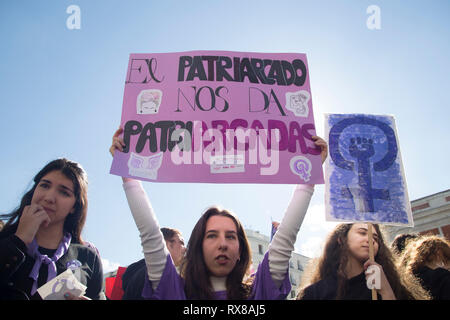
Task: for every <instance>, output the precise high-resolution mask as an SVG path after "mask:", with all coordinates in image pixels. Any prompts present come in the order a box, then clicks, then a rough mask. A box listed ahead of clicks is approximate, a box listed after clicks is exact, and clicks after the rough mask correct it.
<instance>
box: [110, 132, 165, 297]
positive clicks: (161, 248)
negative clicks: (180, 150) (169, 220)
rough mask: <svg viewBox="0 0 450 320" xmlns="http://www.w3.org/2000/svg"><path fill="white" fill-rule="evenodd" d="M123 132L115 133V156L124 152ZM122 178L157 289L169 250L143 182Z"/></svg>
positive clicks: (112, 146) (153, 283)
mask: <svg viewBox="0 0 450 320" xmlns="http://www.w3.org/2000/svg"><path fill="white" fill-rule="evenodd" d="M122 132H123V129H122V128H119V129H118V130H117V131H116V132H115V133H114V136H113V143H112V145H111V147H110V149H109V151H110V153H111V155H113V156H114V152H115V151H116V150H119V151H120V152H122V151H123V147H124V146H125V144H124V142H123V140H122V138H121V137H120V135H121V133H122ZM122 180H123V189H124V191H125V195H126V197H127V201H128V205H129V207H130V211H131V213H132V215H133V219H134V222H135V223H136V226H137V228H138V230H139V234H140V237H141V245H142V251H143V253H144V257H145V264H146V266H147V273H148V278H149V280H150V281H151V282H152V287H153V289H156V288H157V287H158V284H159V281H160V279H161V276H162V274H163V271H164V267H165V265H166V261H167V255H168V254H169V250H168V249H167V247H166V243H165V241H164V237H163V235H162V233H161V230H160V227H159V223H158V220H157V218H156V215H155V213H154V211H153V208H152V206H151V204H150V200H149V199H148V197H147V194H146V193H145V190H144V188H143V187H142V184H141V182H140V181H139V180H135V179H131V178H122Z"/></svg>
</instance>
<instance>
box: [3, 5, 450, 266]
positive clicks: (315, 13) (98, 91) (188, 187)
mask: <svg viewBox="0 0 450 320" xmlns="http://www.w3.org/2000/svg"><path fill="white" fill-rule="evenodd" d="M70 5H78V6H79V8H80V13H81V14H80V17H81V29H79V30H70V29H68V28H67V26H66V20H67V19H68V18H69V16H70V14H68V13H66V9H67V8H68V7H69V6H70ZM370 5H377V6H378V7H379V8H380V13H381V29H379V30H369V29H368V28H367V26H366V20H367V19H368V18H369V16H370V14H368V13H366V9H367V8H368V7H369V6H370ZM449 15H450V3H449V2H448V1H447V0H442V1H439V0H435V1H380V0H371V1H363V0H329V1H312V0H308V1H300V0H296V1H287V0H279V1H276V2H275V1H265V0H259V1H242V0H240V1H235V0H227V1H222V0H221V1H219V0H209V1H173V0H172V1H137V0H130V1H112V0H108V1H106V0H96V1H92V0H65V1H50V0H42V1H13V0H2V1H1V2H0V38H1V39H2V50H1V51H0V87H1V98H2V103H1V107H0V110H1V111H0V115H1V116H0V126H1V130H2V133H3V137H4V140H3V151H2V156H1V157H0V167H1V168H3V170H2V174H1V179H0V193H1V194H2V201H1V203H0V211H1V212H9V211H11V210H13V209H14V208H15V207H16V206H17V205H18V203H19V200H20V198H21V196H22V194H23V193H24V192H25V191H26V190H27V189H28V187H29V186H30V183H31V179H32V177H33V176H34V174H35V173H36V172H37V171H38V170H40V168H41V167H43V165H44V164H45V163H47V162H48V161H50V160H53V159H54V158H57V157H62V156H64V157H67V158H69V159H72V160H75V161H78V162H80V163H81V164H82V165H83V167H84V168H85V169H86V171H87V173H88V176H89V183H90V184H89V214H88V220H87V224H86V228H85V230H84V234H83V235H84V238H85V239H86V240H89V241H91V242H93V243H94V244H95V245H96V246H97V247H98V248H99V250H100V253H101V255H102V258H104V259H105V266H106V268H105V269H108V268H110V266H111V265H112V266H114V265H116V264H121V265H128V264H129V263H132V262H134V261H136V260H138V259H140V258H141V257H142V253H141V247H140V242H139V236H138V232H137V230H136V227H135V225H134V221H133V220H132V217H131V214H130V213H129V209H128V206H127V203H126V199H125V195H124V193H123V190H122V186H121V179H120V177H118V176H113V175H110V174H109V168H110V165H111V161H112V158H111V156H110V155H109V152H108V148H109V146H110V142H111V137H112V134H113V132H114V131H115V129H116V128H117V127H118V125H119V122H120V117H121V110H122V99H123V90H124V81H125V76H126V69H127V65H128V57H129V54H130V53H152V52H177V51H188V50H228V51H256V52H298V53H306V55H307V57H308V63H309V73H310V80H311V91H312V101H313V107H314V117H315V122H316V128H317V133H318V134H319V135H322V136H323V122H324V118H323V114H324V113H370V114H391V115H393V116H394V117H395V120H396V125H397V132H398V136H399V141H400V150H401V154H402V159H403V165H404V169H405V175H406V181H407V184H408V192H409V197H410V199H411V200H414V199H417V198H421V197H424V196H427V195H430V194H433V193H437V192H440V191H443V190H446V189H448V188H449V183H448V182H449V181H450V179H449V178H450V177H449V170H448V158H449V143H448V142H447V138H448V136H449V133H450V129H449V125H448V121H449V118H450V117H449V116H450V111H449V107H450V98H449V95H448V93H449V89H450V77H449V74H450V62H449V59H448V57H449V56H450V42H449V41H448V39H450V19H449V18H450V16H449ZM144 187H145V189H146V190H147V192H148V194H149V196H150V199H151V201H152V204H153V206H154V209H155V211H156V214H157V217H158V219H159V221H160V224H161V226H172V227H177V228H179V229H180V230H181V231H182V232H183V234H184V235H185V237H186V239H187V238H188V237H189V235H190V232H191V229H192V227H193V226H194V223H195V221H197V219H198V217H199V216H200V214H201V213H202V212H203V210H204V209H205V208H206V207H208V206H210V205H212V204H221V205H223V206H224V207H226V208H229V209H231V210H233V211H235V212H236V213H237V214H238V216H239V217H240V218H241V220H242V222H243V223H244V225H245V226H246V227H248V228H252V229H255V230H259V231H260V232H261V233H265V234H269V232H270V220H271V218H273V219H277V220H280V219H281V218H282V215H283V212H284V210H285V208H286V206H287V204H288V201H289V199H290V195H291V192H292V189H293V188H294V186H293V185H255V184H248V185H236V184H233V185H223V184H163V183H149V182H145V183H144ZM323 203H324V186H323V185H318V186H316V192H315V194H314V196H313V199H312V201H311V207H310V210H309V211H308V213H307V216H306V219H305V221H304V224H303V226H302V229H301V230H300V233H299V236H298V240H297V243H296V248H297V251H298V252H300V253H304V254H307V255H309V256H313V255H317V254H318V248H319V247H320V243H321V241H322V240H323V239H324V238H325V235H326V234H327V232H328V231H329V229H330V227H331V226H332V225H333V224H332V223H328V222H325V221H324V216H325V212H324V207H323Z"/></svg>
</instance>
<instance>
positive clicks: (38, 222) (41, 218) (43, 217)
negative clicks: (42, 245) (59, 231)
mask: <svg viewBox="0 0 450 320" xmlns="http://www.w3.org/2000/svg"><path fill="white" fill-rule="evenodd" d="M50 222H51V219H50V217H49V216H48V214H47V212H46V211H45V210H44V208H43V207H42V206H40V205H38V204H31V205H28V206H25V207H24V209H23V212H22V215H21V217H20V219H19V225H18V226H17V230H16V233H15V235H16V236H17V237H19V238H20V239H21V240H22V241H23V242H24V243H26V244H30V243H31V242H32V241H33V239H34V237H35V236H36V233H37V231H38V230H39V228H40V227H41V226H44V227H48V225H49V224H50Z"/></svg>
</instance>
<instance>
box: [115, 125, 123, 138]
mask: <svg viewBox="0 0 450 320" xmlns="http://www.w3.org/2000/svg"><path fill="white" fill-rule="evenodd" d="M122 132H123V128H122V127H119V129H117V130H116V132H114V135H113V141H114V138H118V137H119V136H120V135H121V134H122Z"/></svg>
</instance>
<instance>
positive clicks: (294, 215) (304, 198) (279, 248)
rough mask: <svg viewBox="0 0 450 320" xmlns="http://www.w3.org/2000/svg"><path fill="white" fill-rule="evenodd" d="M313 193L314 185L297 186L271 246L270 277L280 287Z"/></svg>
mask: <svg viewBox="0 0 450 320" xmlns="http://www.w3.org/2000/svg"><path fill="white" fill-rule="evenodd" d="M313 193H314V185H306V184H300V185H297V186H296V188H295V190H294V193H293V195H292V199H291V201H290V203H289V206H288V208H287V210H286V212H285V214H284V216H283V219H282V220H281V223H280V225H279V226H278V230H277V232H276V233H275V235H274V237H273V239H272V242H271V243H270V244H269V270H270V275H271V276H272V279H273V281H274V282H275V284H276V285H277V286H278V287H279V286H281V284H282V282H283V280H284V278H285V276H286V271H287V270H288V268H289V259H290V258H291V253H292V251H294V244H295V241H296V239H297V234H298V232H299V230H300V226H301V225H302V222H303V218H304V217H305V214H306V211H307V210H308V206H309V202H310V200H311V197H312V195H313Z"/></svg>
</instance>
